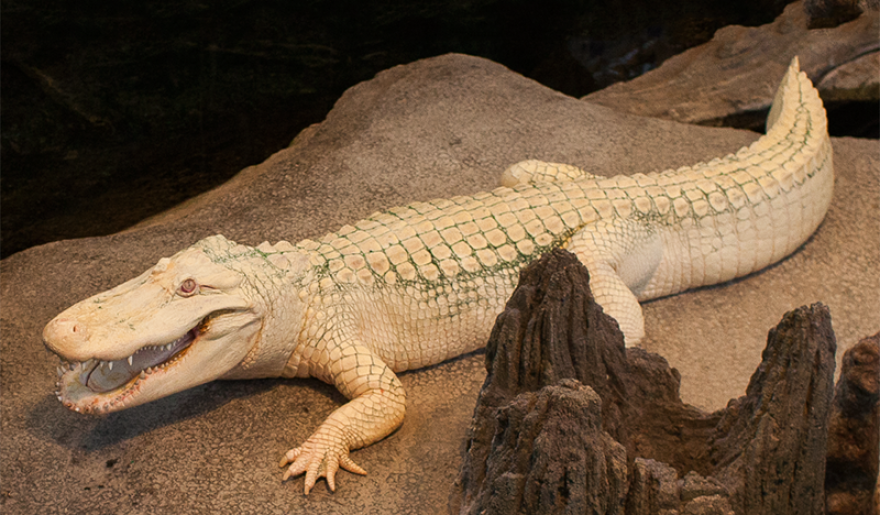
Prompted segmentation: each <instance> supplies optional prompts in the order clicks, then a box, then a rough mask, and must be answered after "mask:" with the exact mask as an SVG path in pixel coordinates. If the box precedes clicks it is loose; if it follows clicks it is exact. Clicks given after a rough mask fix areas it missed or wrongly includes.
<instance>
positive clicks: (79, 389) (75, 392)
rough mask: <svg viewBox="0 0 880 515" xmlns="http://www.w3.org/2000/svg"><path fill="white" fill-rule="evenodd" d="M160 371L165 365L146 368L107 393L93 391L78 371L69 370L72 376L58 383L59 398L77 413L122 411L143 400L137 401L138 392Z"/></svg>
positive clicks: (99, 413) (65, 405) (63, 377)
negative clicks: (83, 382) (78, 377)
mask: <svg viewBox="0 0 880 515" xmlns="http://www.w3.org/2000/svg"><path fill="white" fill-rule="evenodd" d="M159 371H163V372H164V367H163V368H161V369H160V368H159V367H155V368H154V369H152V371H151V372H149V373H148V372H147V371H146V370H144V371H142V372H141V373H140V374H139V375H137V376H135V377H134V378H133V379H132V380H131V381H129V382H128V383H126V384H125V385H123V386H121V387H119V388H117V389H115V390H112V391H109V392H105V393H97V392H93V391H92V390H90V389H89V388H88V387H86V386H84V385H82V384H81V383H80V382H79V381H77V379H76V377H77V373H76V372H69V374H70V377H69V378H67V374H65V376H62V378H61V381H60V382H59V383H58V385H57V386H58V387H59V390H58V392H57V395H58V400H59V401H61V403H62V404H63V405H64V407H66V408H68V409H70V410H71V411H75V412H77V413H85V414H93V415H103V414H106V413H112V412H114V411H120V410H123V409H125V408H129V407H132V406H134V405H137V404H141V403H142V402H143V401H141V402H137V401H138V400H139V399H138V397H137V396H138V394H139V393H141V389H142V388H143V385H144V383H145V382H146V381H147V380H148V379H149V378H150V376H151V375H153V374H155V373H156V372H159Z"/></svg>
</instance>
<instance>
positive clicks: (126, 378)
mask: <svg viewBox="0 0 880 515" xmlns="http://www.w3.org/2000/svg"><path fill="white" fill-rule="evenodd" d="M199 327H200V326H196V327H194V328H193V329H190V330H189V331H187V333H186V334H184V335H183V336H181V337H180V338H178V339H176V340H174V341H173V342H171V343H168V344H164V345H150V346H147V347H142V348H141V349H139V350H138V351H137V352H135V353H134V354H132V355H131V356H128V357H127V358H123V359H119V360H115V361H100V360H96V359H90V360H88V361H85V362H82V363H65V362H64V361H62V364H61V366H59V367H58V376H59V377H61V376H63V375H65V374H68V373H74V374H76V375H77V378H76V380H75V381H76V382H77V383H79V384H80V385H82V386H85V387H86V388H87V389H88V390H90V391H91V393H93V394H104V393H107V392H112V391H113V390H117V389H120V388H122V387H124V386H126V385H128V384H129V383H131V382H132V381H133V380H135V379H136V378H138V377H140V378H141V379H143V378H145V377H146V375H148V374H152V373H153V372H154V371H156V370H162V369H165V368H166V367H168V366H170V365H172V364H174V363H175V362H177V361H178V360H180V358H181V357H183V355H184V354H185V352H186V350H187V349H188V348H189V347H190V345H192V343H193V342H194V341H195V339H196V337H197V336H198V334H199ZM62 359H63V358H62Z"/></svg>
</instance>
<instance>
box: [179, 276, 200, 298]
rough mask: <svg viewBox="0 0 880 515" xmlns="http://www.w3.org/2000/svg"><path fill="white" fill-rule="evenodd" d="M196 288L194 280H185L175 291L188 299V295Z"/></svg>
mask: <svg viewBox="0 0 880 515" xmlns="http://www.w3.org/2000/svg"><path fill="white" fill-rule="evenodd" d="M198 287H199V285H198V284H196V280H195V279H187V280H185V281H183V282H182V283H180V287H179V288H178V289H177V291H178V292H179V293H180V294H181V295H182V296H184V297H189V296H190V295H192V294H193V293H195V292H196V290H197V289H198Z"/></svg>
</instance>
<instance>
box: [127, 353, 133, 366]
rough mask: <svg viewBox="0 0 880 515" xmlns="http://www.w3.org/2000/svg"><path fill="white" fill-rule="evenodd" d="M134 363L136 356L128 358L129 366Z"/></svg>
mask: <svg viewBox="0 0 880 515" xmlns="http://www.w3.org/2000/svg"><path fill="white" fill-rule="evenodd" d="M133 361H134V355H131V356H129V357H128V366H131V365H132V362H133Z"/></svg>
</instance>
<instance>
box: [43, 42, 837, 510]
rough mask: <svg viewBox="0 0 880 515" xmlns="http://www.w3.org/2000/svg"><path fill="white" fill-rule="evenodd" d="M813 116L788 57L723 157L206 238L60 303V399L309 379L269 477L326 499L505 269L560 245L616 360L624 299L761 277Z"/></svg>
mask: <svg viewBox="0 0 880 515" xmlns="http://www.w3.org/2000/svg"><path fill="white" fill-rule="evenodd" d="M831 154H832V151H831V145H830V141H829V138H828V134H827V130H826V120H825V111H824V109H823V107H822V103H821V101H820V99H819V97H818V94H817V92H816V90H815V89H814V88H813V86H812V84H811V83H810V81H809V79H807V77H806V75H804V74H803V73H799V71H798V62H797V60H796V59H795V60H794V61H793V62H792V64H791V67H790V68H789V70H788V73H787V74H786V76H785V78H784V79H783V81H782V85H781V86H780V88H779V91H778V93H777V95H776V99H775V101H774V103H773V107H772V109H771V111H770V115H769V119H768V131H767V134H766V135H765V136H763V137H761V138H760V139H759V140H757V141H756V142H755V143H753V144H752V145H750V146H749V147H747V148H743V149H741V150H740V151H738V152H737V153H736V154H732V155H728V156H727V157H724V158H721V159H713V160H712V161H710V162H708V163H701V164H697V165H694V166H692V167H686V168H680V169H678V170H670V171H665V172H662V173H656V174H648V175H642V174H637V175H633V176H629V177H625V176H618V177H612V178H604V177H598V176H593V175H589V174H587V173H585V172H583V171H581V170H578V169H576V168H574V167H571V166H567V165H557V164H551V163H541V162H537V161H526V162H523V163H519V164H517V165H514V166H513V167H511V168H509V169H508V170H507V171H506V172H505V173H504V176H503V179H502V183H503V184H504V185H505V186H504V187H500V188H498V189H496V190H493V191H490V192H486V193H478V194H476V195H472V196H464V197H455V198H451V199H448V200H433V201H430V202H416V203H414V204H410V205H408V206H406V207H400V208H394V209H389V210H388V211H385V212H381V213H375V214H373V215H372V216H370V217H369V218H367V219H366V220H362V221H360V222H357V223H356V224H355V225H353V226H345V227H343V228H342V229H340V230H339V231H337V232H335V233H333V234H328V235H327V236H324V237H323V238H321V239H320V240H318V241H312V240H304V241H301V242H299V243H297V244H296V245H292V244H290V243H287V242H285V241H281V242H278V243H276V244H275V245H270V244H269V243H268V242H266V243H263V244H261V245H259V246H258V247H255V248H254V247H248V246H245V245H239V244H236V243H234V242H231V241H228V240H226V239H225V238H224V237H223V236H219V235H218V236H212V237H210V238H207V239H204V240H202V241H199V242H198V243H196V244H195V245H193V246H192V247H190V248H188V249H186V250H183V251H181V252H180V253H178V254H176V255H174V256H173V257H172V258H170V259H169V258H163V259H161V260H159V262H158V264H156V265H155V266H154V267H152V268H150V269H149V270H147V271H146V272H145V273H144V274H143V275H141V276H140V277H137V278H135V279H132V280H131V281H128V282H126V283H124V284H122V285H120V286H118V287H116V288H114V289H112V290H109V291H107V292H104V293H101V294H98V295H96V296H94V297H91V298H89V299H86V300H84V301H82V302H80V303H79V304H76V305H74V306H73V307H71V308H69V309H68V310H66V311H65V312H63V313H61V314H60V315H58V317H57V318H55V319H54V320H52V321H51V322H50V323H49V324H48V325H47V326H46V328H45V331H44V333H43V339H44V341H45V343H46V345H47V347H48V348H49V349H50V350H51V351H53V352H55V353H56V354H58V355H59V356H60V357H61V359H62V363H61V366H59V367H58V374H59V376H60V380H59V383H58V387H59V392H58V398H59V400H61V402H63V403H64V405H65V406H66V407H68V408H70V409H73V410H75V411H78V412H82V413H96V414H100V413H108V412H112V411H116V410H121V409H124V408H129V407H132V406H136V405H138V404H142V403H145V402H148V401H151V400H154V399H157V398H160V397H163V396H166V395H170V394H172V393H175V392H178V391H181V390H184V389H186V388H190V387H192V386H195V385H198V384H201V383H205V382H207V381H211V380H214V379H218V378H222V379H241V378H256V377H278V376H281V377H316V378H318V379H321V380H323V381H326V382H328V383H332V384H334V385H335V386H336V387H337V388H338V389H339V391H341V392H342V393H343V394H344V395H345V396H346V397H347V398H349V399H350V402H348V403H347V404H345V405H344V406H342V407H340V408H339V409H337V410H336V411H334V412H333V413H332V414H331V415H330V416H329V417H328V418H327V420H326V421H325V422H324V423H323V424H322V425H321V426H320V427H319V428H318V430H317V431H316V432H315V433H314V434H313V435H312V436H311V437H310V438H309V439H308V440H306V442H305V443H304V444H303V445H302V446H300V447H297V448H295V449H293V450H291V451H289V452H287V454H286V455H285V456H284V458H283V459H282V461H281V466H286V465H288V464H289V468H288V470H287V472H286V473H285V474H284V480H286V479H287V478H288V477H290V476H295V475H298V474H301V473H303V472H305V473H306V478H305V493H306V494H308V492H309V490H310V489H311V488H312V487H313V486H314V484H315V482H316V480H317V479H318V478H319V477H326V479H327V483H328V484H329V487H330V489H331V490H334V489H335V474H336V472H337V471H338V468H339V467H343V468H345V469H346V470H349V471H351V472H355V473H359V474H365V471H364V470H363V469H362V468H361V467H359V466H358V465H357V464H355V463H354V462H353V461H352V460H351V458H350V457H349V451H350V450H352V449H357V448H360V447H364V446H366V445H369V444H371V443H373V442H375V441H377V440H380V439H381V438H383V437H385V436H386V435H388V434H389V433H390V432H392V431H393V430H394V429H395V428H397V427H398V426H399V425H400V424H401V422H402V421H403V417H404V411H405V404H406V402H405V400H406V397H405V392H404V390H403V388H402V386H401V383H400V381H399V380H398V378H397V376H396V375H395V372H400V371H403V370H409V369H413V368H419V367H424V366H427V365H431V364H434V363H439V362H441V361H443V360H446V359H448V358H451V357H453V356H456V355H459V354H462V353H465V352H469V351H471V350H474V349H477V348H479V347H481V346H483V345H484V343H485V341H486V339H487V337H488V334H489V332H490V330H491V328H492V324H493V322H494V319H495V316H496V315H497V314H498V313H499V312H500V311H501V309H502V308H503V306H504V303H505V301H506V299H507V298H508V297H509V296H510V294H511V293H512V291H513V289H514V287H515V286H516V282H517V277H518V273H519V270H520V269H521V268H522V267H523V266H524V265H526V264H527V263H529V262H530V261H532V260H534V259H536V258H537V257H538V256H540V255H541V254H542V253H544V252H546V251H547V250H548V249H552V248H554V247H564V248H566V249H568V250H570V251H571V252H573V253H574V254H575V255H577V256H578V258H579V259H580V260H581V261H582V262H583V263H584V264H585V265H586V266H587V268H588V269H589V272H590V278H591V287H592V288H593V291H594V294H595V297H596V299H597V301H598V302H599V303H600V304H601V305H602V306H603V307H604V309H605V311H606V312H607V313H609V314H610V315H611V316H613V317H614V318H615V319H617V321H618V322H619V324H620V327H621V329H622V330H623V332H624V335H625V337H626V340H627V344H628V345H632V344H633V343H636V342H637V341H638V340H639V339H640V338H641V337H642V336H643V320H642V314H641V308H640V306H639V304H638V300H645V299H651V298H655V297H659V296H663V295H670V294H673V293H677V292H680V291H683V290H685V289H688V288H692V287H696V286H700V285H706V284H713V283H719V282H722V281H727V280H729V279H732V278H734V277H738V276H742V275H745V274H748V273H751V272H754V271H756V270H759V269H761V268H763V267H765V266H767V265H769V264H771V263H773V262H775V261H778V260H779V259H782V258H783V257H785V256H786V255H788V254H789V253H791V252H793V251H794V250H795V249H796V248H797V247H798V246H800V245H801V244H802V243H803V242H804V241H805V240H806V239H807V238H808V237H809V235H810V234H811V233H812V232H813V231H814V230H815V229H816V227H817V226H818V225H819V223H820V222H821V221H822V219H823V217H824V216H825V212H826V210H827V208H828V204H829V202H830V199H831V192H832V186H833V182H834V177H833V172H832V164H831Z"/></svg>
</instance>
